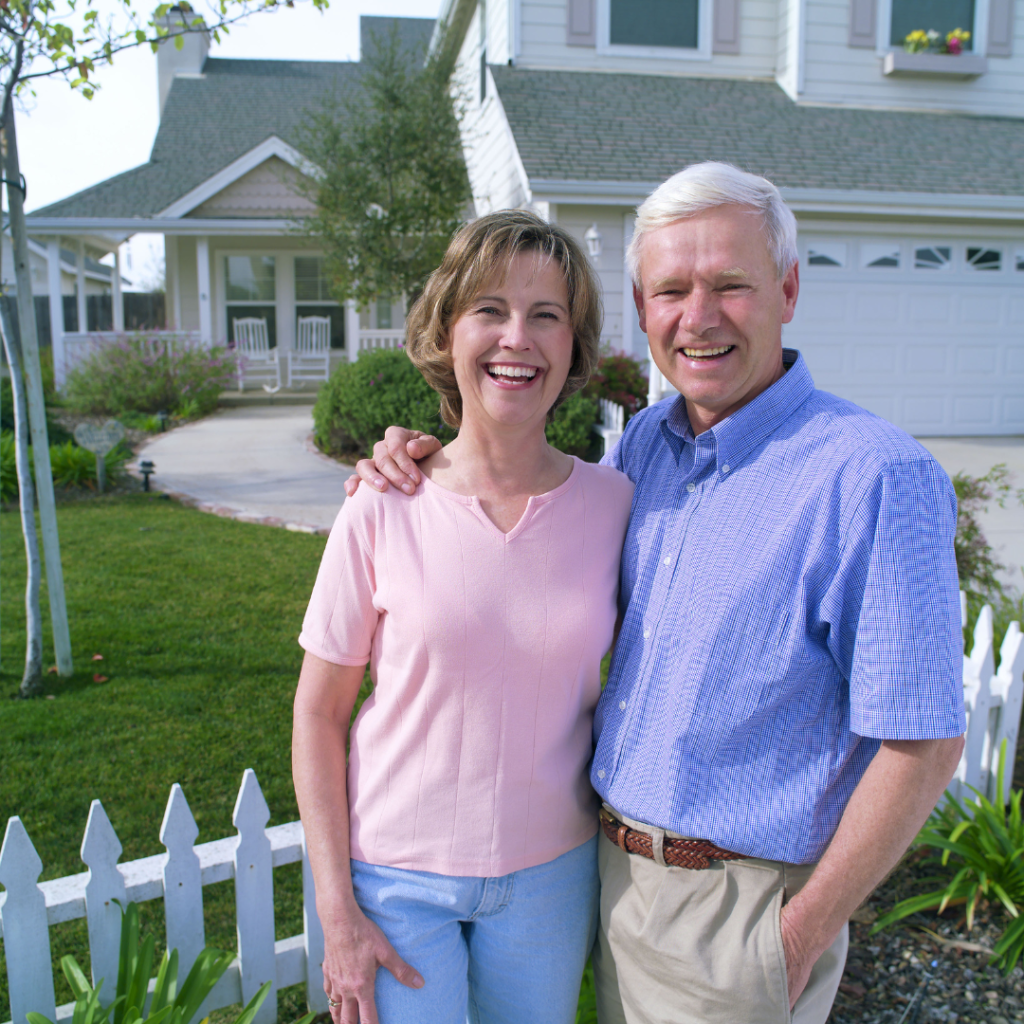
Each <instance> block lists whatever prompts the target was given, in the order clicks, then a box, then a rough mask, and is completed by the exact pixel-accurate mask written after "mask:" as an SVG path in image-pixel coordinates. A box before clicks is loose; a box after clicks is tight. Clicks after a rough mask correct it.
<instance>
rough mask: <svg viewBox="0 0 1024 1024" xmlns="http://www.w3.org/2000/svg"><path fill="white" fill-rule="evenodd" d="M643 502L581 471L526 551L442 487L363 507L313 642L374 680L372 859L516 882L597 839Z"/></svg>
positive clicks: (363, 852) (354, 768)
mask: <svg viewBox="0 0 1024 1024" xmlns="http://www.w3.org/2000/svg"><path fill="white" fill-rule="evenodd" d="M632 492H633V485H632V483H630V481H629V480H628V479H627V478H626V477H625V476H623V475H622V474H621V473H619V472H617V471H616V470H614V469H610V468H608V467H605V466H596V465H591V464H589V463H585V462H580V461H578V460H576V461H575V463H574V466H573V469H572V471H571V473H570V475H569V478H568V479H567V480H566V481H565V483H563V484H562V485H561V486H559V487H557V488H556V489H555V490H553V491H550V492H548V493H547V494H541V495H537V496H535V497H532V498H530V500H529V503H528V505H527V508H526V511H525V512H524V514H523V517H522V519H521V520H520V521H519V523H518V524H517V525H516V526H515V527H514V529H513V530H512V531H511V532H510V533H508V534H502V533H501V531H500V530H498V529H497V527H496V526H495V525H494V524H493V523H492V522H491V521H490V520H489V519H488V518H487V516H486V515H485V514H484V512H483V510H482V508H481V507H480V503H479V501H478V500H477V499H476V498H474V497H465V496H463V495H459V494H455V493H453V492H451V491H448V490H445V489H444V488H442V487H440V486H438V485H437V484H435V483H434V482H433V481H431V480H425V481H424V484H423V486H422V487H420V488H419V489H418V490H417V492H416V493H415V494H414V495H412V496H409V495H405V494H403V493H402V492H401V491H399V490H397V489H396V488H389V489H388V490H387V491H386V492H385V493H384V494H380V493H378V492H376V491H374V490H372V489H371V488H369V487H365V486H364V487H360V488H359V490H358V491H357V492H356V494H355V496H354V497H352V498H349V499H348V500H347V501H346V502H345V504H344V506H343V507H342V510H341V512H340V513H339V515H338V518H337V521H336V522H335V525H334V528H333V529H332V530H331V535H330V537H329V539H328V541H327V547H326V549H325V551H324V556H323V561H322V562H321V565H320V571H319V574H318V576H317V580H316V585H315V587H314V588H313V596H312V598H311V599H310V603H309V608H308V610H307V612H306V617H305V620H304V622H303V626H302V633H301V635H300V637H299V643H300V644H301V645H302V646H303V647H304V648H305V649H306V650H307V651H309V652H310V653H311V654H314V655H316V656H317V657H319V658H322V659H324V660H325V661H329V662H332V663H334V664H338V665H362V664H365V663H366V662H367V661H369V663H370V672H371V675H372V677H373V681H374V690H373V693H372V694H371V696H370V697H369V698H368V699H367V701H366V703H365V704H364V705H363V707H362V709H361V711H360V712H359V715H358V717H357V718H356V720H355V722H354V723H353V726H352V732H351V747H350V756H349V768H348V796H349V808H350V817H351V854H352V856H353V857H354V858H356V859H357V860H362V861H366V862H368V863H371V864H380V865H387V866H391V867H401V868H409V869H414V870H419V871H433V872H438V873H441V874H449V875H474V876H498V875H504V874H507V873H509V872H511V871H517V870H520V869H522V868H526V867H532V866H534V865H537V864H543V863H545V862H547V861H549V860H552V859H554V858H555V857H558V856H560V855H561V854H563V853H566V852H567V851H569V850H571V849H573V848H574V847H576V846H578V845H579V844H580V843H583V842H586V840H588V839H589V838H590V837H591V836H592V835H593V834H594V833H595V831H596V827H597V825H596V814H595V812H596V801H595V797H594V795H593V792H592V791H591V788H590V783H589V781H588V778H587V767H588V764H589V761H590V757H591V742H592V741H591V725H592V719H593V713H594V707H595V705H596V704H597V699H598V697H599V695H600V689H601V684H600V661H601V657H602V656H603V655H604V653H605V651H607V650H608V647H609V646H610V644H611V641H612V633H613V629H614V625H615V617H616V595H617V589H618V575H619V555H620V552H621V549H622V542H623V538H624V536H625V531H626V523H627V520H628V518H629V510H630V503H631V500H632Z"/></svg>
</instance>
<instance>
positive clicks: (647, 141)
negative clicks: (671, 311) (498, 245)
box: [491, 66, 1024, 196]
mask: <svg viewBox="0 0 1024 1024" xmlns="http://www.w3.org/2000/svg"><path fill="white" fill-rule="evenodd" d="M491 71H492V74H493V76H494V81H495V85H496V86H497V90H498V94H499V95H500V97H501V101H502V103H503V105H504V107H505V112H506V114H507V116H508V120H509V124H510V126H511V128H512V132H513V135H514V136H515V140H516V144H517V147H518V149H519V154H520V156H521V158H522V161H523V165H524V167H525V169H526V173H527V175H529V177H530V178H540V179H554V180H569V181H580V180H582V181H625V182H628V181H636V182H638V183H648V182H655V181H661V180H662V179H664V178H666V177H668V176H669V175H670V174H673V173H675V172H676V171H678V170H681V169H682V168H683V167H685V166H686V165H687V164H690V163H693V162H695V161H699V160H725V161H728V162H730V163H734V164H736V165H738V166H740V167H743V168H744V169H746V170H749V171H753V172H756V173H758V174H763V175H765V176H766V177H768V178H770V179H771V180H772V181H774V182H775V183H776V184H777V185H780V186H784V187H786V186H788V187H792V188H801V187H802V188H828V189H850V190H854V191H857V190H870V191H875V190H878V191H894V192H926V193H927V192H935V193H969V194H976V195H1008V196H1024V119H1018V118H1000V117H977V116H971V115H960V114H938V113H935V114H932V113H909V112H903V111H883V110H863V109H853V108H845V107H843V108H840V107H812V106H799V105H797V104H795V103H793V102H792V101H791V100H790V99H789V97H788V96H787V95H786V94H785V93H784V92H783V91H782V90H781V89H780V88H779V87H778V86H777V85H775V84H774V83H772V82H755V81H734V80H724V79H706V78H673V77H668V76H658V75H636V74H605V73H596V72H580V71H538V70H527V69H520V68H509V67H505V66H492V68H491Z"/></svg>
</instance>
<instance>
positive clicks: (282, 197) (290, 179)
mask: <svg viewBox="0 0 1024 1024" xmlns="http://www.w3.org/2000/svg"><path fill="white" fill-rule="evenodd" d="M303 177H304V176H303V175H302V174H301V173H300V172H299V171H297V170H296V169H295V168H294V167H292V166H291V165H290V164H288V163H286V162H285V161H284V160H282V159H281V158H280V157H278V156H271V157H269V158H268V159H267V160H264V161H263V163H261V164H259V166H257V167H254V168H253V169H252V170H251V171H248V172H246V173H245V174H243V175H242V176H241V177H239V178H237V179H236V180H235V181H233V182H231V184H230V185H228V186H226V187H225V188H223V189H221V190H220V191H219V192H217V193H216V194H215V195H212V196H210V198H209V199H207V200H205V201H204V202H203V203H201V204H200V205H199V206H197V207H195V208H194V209H193V210H190V211H189V212H188V213H187V214H186V216H187V217H200V218H202V217H259V218H265V217H305V216H308V215H309V214H311V213H312V212H313V211H314V209H315V206H314V204H313V203H312V202H310V201H309V199H307V198H306V197H305V195H303V191H302V181H303ZM307 180H308V179H307Z"/></svg>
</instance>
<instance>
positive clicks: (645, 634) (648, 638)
mask: <svg viewBox="0 0 1024 1024" xmlns="http://www.w3.org/2000/svg"><path fill="white" fill-rule="evenodd" d="M650 638H651V631H650V630H649V629H645V630H644V639H645V640H650Z"/></svg>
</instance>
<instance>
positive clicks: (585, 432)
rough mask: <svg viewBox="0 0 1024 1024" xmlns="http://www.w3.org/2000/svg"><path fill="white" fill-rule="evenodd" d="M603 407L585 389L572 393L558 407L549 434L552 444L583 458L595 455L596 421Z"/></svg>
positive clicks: (548, 437)
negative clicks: (588, 395) (587, 394)
mask: <svg viewBox="0 0 1024 1024" xmlns="http://www.w3.org/2000/svg"><path fill="white" fill-rule="evenodd" d="M600 414H601V410H600V407H599V406H598V404H597V400H596V399H594V398H588V397H587V396H586V394H585V393H584V392H582V391H577V392H576V394H574V395H570V396H569V397H568V398H567V399H566V400H565V401H564V402H563V403H562V404H561V405H560V406H559V407H558V408H557V409H556V410H555V415H554V418H553V419H552V421H551V422H550V423H549V424H548V425H547V429H546V430H545V434H546V435H547V439H548V444H550V445H552V446H553V447H555V448H557V449H558V450H559V451H563V452H565V453H566V454H567V455H577V456H579V457H580V458H581V459H586V458H588V457H589V456H591V454H592V452H593V448H594V446H595V441H596V440H597V434H595V433H594V424H595V423H597V421H598V418H599V417H600Z"/></svg>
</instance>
